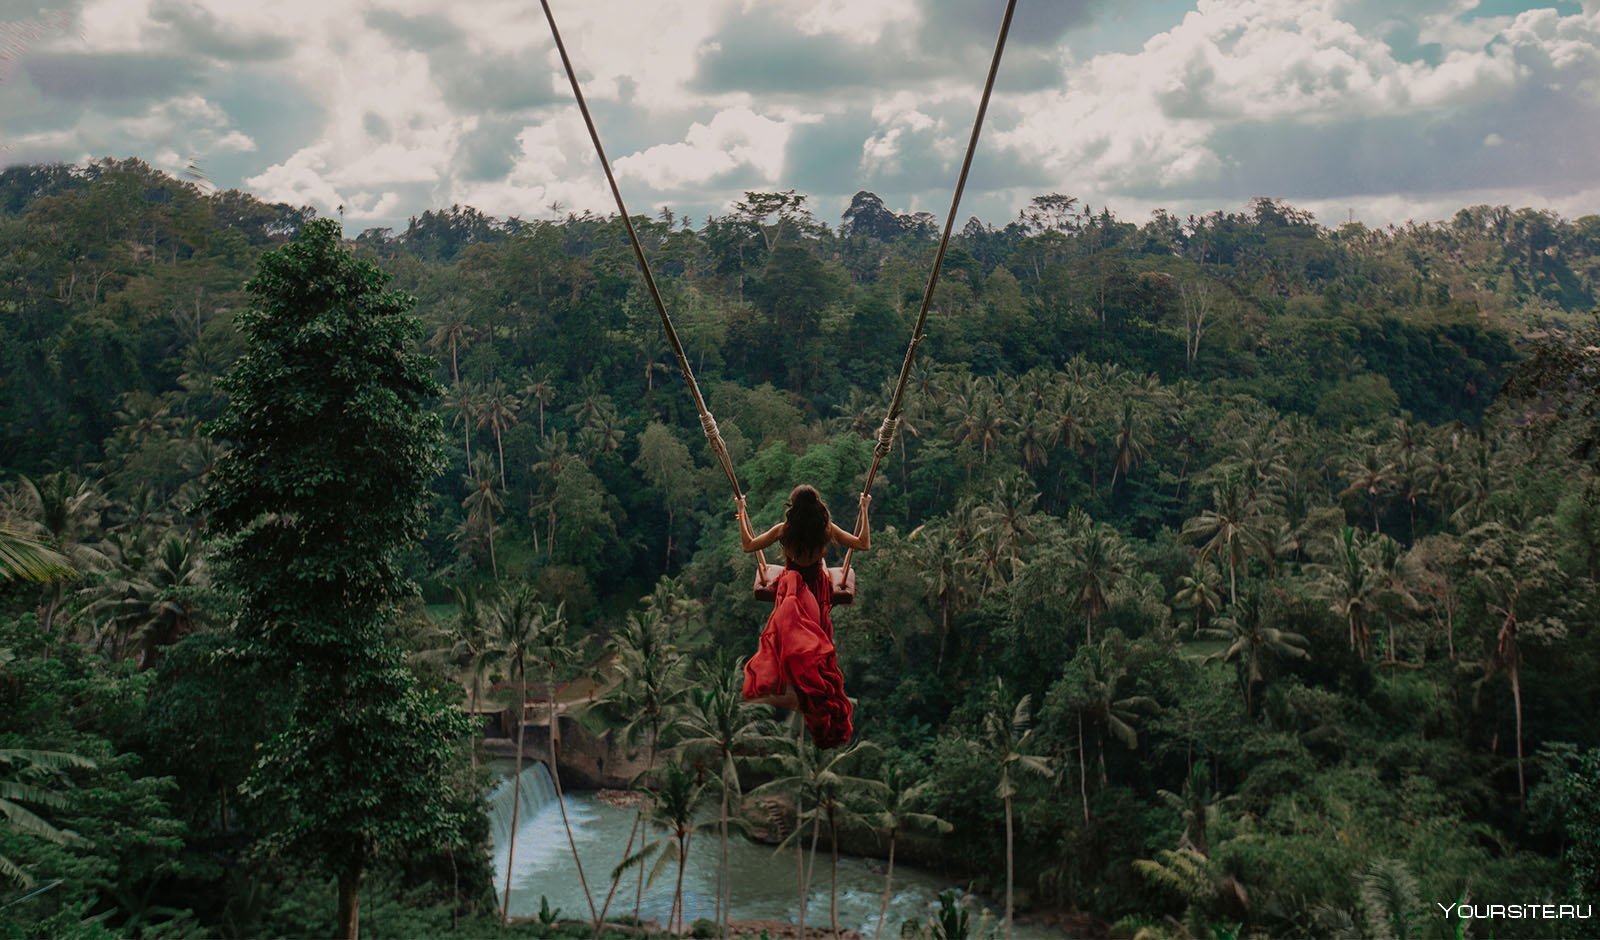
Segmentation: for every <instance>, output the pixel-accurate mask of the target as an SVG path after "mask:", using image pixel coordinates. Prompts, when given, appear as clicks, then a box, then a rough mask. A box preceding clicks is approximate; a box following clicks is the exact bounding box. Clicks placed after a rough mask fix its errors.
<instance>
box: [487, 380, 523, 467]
mask: <svg viewBox="0 0 1600 940" xmlns="http://www.w3.org/2000/svg"><path fill="white" fill-rule="evenodd" d="M480 404H481V408H480V410H479V413H478V427H480V428H488V429H489V430H491V431H493V432H494V447H495V450H496V451H497V452H498V453H499V454H500V479H502V480H504V479H505V478H506V448H505V442H504V440H503V438H504V435H505V432H506V431H508V430H510V429H511V428H512V427H513V426H514V425H516V423H517V421H518V420H520V418H519V417H518V412H520V411H521V410H522V402H521V401H520V400H519V399H518V398H517V396H515V395H513V394H511V392H510V390H509V389H507V388H506V385H505V383H504V382H501V381H500V380H499V379H496V380H495V381H493V382H490V383H489V387H488V388H486V389H484V392H483V398H482V399H481V401H480Z"/></svg>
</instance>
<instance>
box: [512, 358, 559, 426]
mask: <svg viewBox="0 0 1600 940" xmlns="http://www.w3.org/2000/svg"><path fill="white" fill-rule="evenodd" d="M520 394H521V395H522V400H523V401H531V402H533V403H534V404H536V405H538V406H539V440H541V441H542V440H544V409H545V406H546V405H549V404H550V403H551V402H553V401H555V400H556V383H555V381H554V380H553V379H551V378H550V374H549V373H548V372H541V373H538V374H537V375H535V374H533V373H531V372H530V373H524V375H523V383H522V391H521V393H520Z"/></svg>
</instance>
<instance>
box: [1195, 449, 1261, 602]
mask: <svg viewBox="0 0 1600 940" xmlns="http://www.w3.org/2000/svg"><path fill="white" fill-rule="evenodd" d="M1183 534H1184V536H1185V537H1187V538H1190V539H1196V540H1198V541H1201V542H1202V543H1203V544H1202V546H1201V548H1200V555H1201V557H1202V558H1212V557H1215V556H1217V555H1221V556H1223V557H1224V558H1226V559H1227V562H1228V602H1229V603H1232V602H1234V601H1235V600H1237V599H1238V597H1239V568H1240V566H1242V565H1243V564H1244V563H1245V561H1246V560H1247V559H1248V558H1249V557H1250V555H1251V554H1253V553H1256V552H1259V551H1260V550H1261V548H1262V545H1263V544H1264V541H1265V536H1264V535H1263V531H1262V528H1261V524H1260V518H1259V515H1258V513H1257V512H1256V509H1255V505H1254V504H1253V503H1251V502H1250V501H1248V500H1247V499H1246V497H1245V492H1244V487H1243V485H1241V483H1240V481H1239V478H1238V477H1234V476H1229V477H1227V478H1225V479H1224V480H1222V481H1221V482H1220V483H1218V484H1217V485H1216V486H1215V487H1213V488H1212V490H1211V508H1210V509H1207V510H1204V511H1202V512H1201V513H1200V515H1198V516H1196V517H1195V518H1193V519H1190V520H1189V521H1188V522H1186V523H1184V526H1183Z"/></svg>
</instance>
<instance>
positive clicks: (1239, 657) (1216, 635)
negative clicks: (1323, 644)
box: [1205, 589, 1311, 716]
mask: <svg viewBox="0 0 1600 940" xmlns="http://www.w3.org/2000/svg"><path fill="white" fill-rule="evenodd" d="M1205 636H1207V637H1210V638H1212V639H1217V640H1224V641H1226V642H1227V646H1225V647H1223V648H1222V649H1220V650H1218V651H1217V652H1215V653H1212V654H1211V655H1210V656H1207V657H1206V661H1207V662H1212V661H1216V660H1220V661H1222V662H1231V663H1235V665H1236V667H1237V669H1238V670H1239V679H1240V684H1241V685H1242V686H1243V687H1244V710H1245V714H1246V715H1251V716H1254V714H1255V699H1254V690H1255V687H1256V686H1257V685H1260V684H1261V683H1263V682H1265V681H1266V678H1267V677H1266V669H1265V664H1266V662H1267V661H1268V660H1269V659H1310V658H1311V653H1310V651H1309V650H1308V649H1307V646H1308V645H1309V643H1308V641H1307V640H1306V638H1305V637H1303V636H1301V635H1300V634H1298V633H1291V632H1289V631H1287V630H1282V629H1279V628H1278V627H1275V626H1273V625H1272V624H1271V622H1270V613H1269V611H1268V610H1267V607H1266V601H1265V600H1264V599H1263V598H1262V596H1261V592H1260V590H1259V589H1256V590H1251V591H1246V592H1245V594H1244V596H1243V597H1241V598H1239V600H1238V601H1237V602H1235V603H1234V604H1232V605H1231V606H1230V607H1229V608H1228V610H1227V612H1226V613H1225V614H1224V615H1223V616H1221V617H1218V618H1217V621H1216V624H1215V625H1214V626H1213V627H1212V628H1211V629H1209V630H1206V631H1205Z"/></svg>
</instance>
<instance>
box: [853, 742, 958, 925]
mask: <svg viewBox="0 0 1600 940" xmlns="http://www.w3.org/2000/svg"><path fill="white" fill-rule="evenodd" d="M882 783H883V789H882V790H881V791H879V793H880V794H881V796H882V799H881V800H879V801H878V802H877V803H876V804H874V805H872V806H870V808H869V809H868V810H867V812H866V814H865V818H866V819H867V821H868V822H870V823H871V825H872V827H873V829H875V830H876V831H877V832H878V833H879V834H880V835H883V836H886V837H887V838H888V840H889V859H888V865H887V867H885V868H884V871H883V899H882V900H881V901H880V902H879V904H878V926H877V927H876V928H875V929H874V930H873V932H872V935H873V937H874V938H878V937H882V936H883V922H884V919H885V918H887V917H888V916H889V898H890V897H892V896H893V890H894V847H895V842H896V840H898V838H899V836H900V833H902V832H938V833H946V832H950V831H951V830H952V829H953V828H954V827H953V826H951V825H950V823H948V822H946V821H945V820H943V819H940V818H939V817H938V816H935V815H933V814H932V813H923V812H918V811H917V809H916V807H917V806H919V805H921V804H922V803H923V802H924V801H925V800H927V799H928V796H929V794H930V793H931V792H932V790H933V782H932V781H923V782H922V783H919V784H916V785H912V784H911V783H910V781H908V780H907V779H906V776H905V774H904V773H902V772H901V771H900V770H899V769H888V770H887V772H886V773H885V774H884V777H883V780H882Z"/></svg>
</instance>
